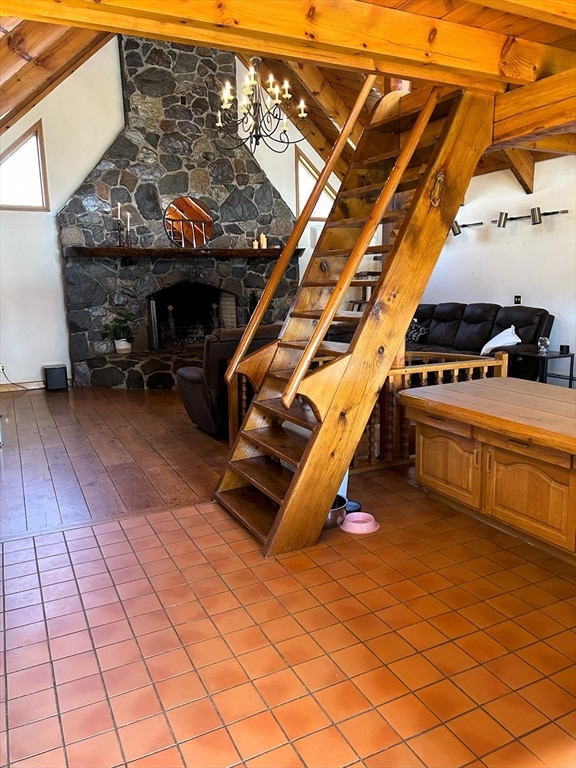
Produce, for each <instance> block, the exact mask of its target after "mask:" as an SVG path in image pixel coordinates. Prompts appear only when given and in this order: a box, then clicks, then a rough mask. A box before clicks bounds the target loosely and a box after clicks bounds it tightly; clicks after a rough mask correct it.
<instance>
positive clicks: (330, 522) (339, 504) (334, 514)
mask: <svg viewBox="0 0 576 768" xmlns="http://www.w3.org/2000/svg"><path fill="white" fill-rule="evenodd" d="M346 504H347V499H345V498H344V496H340V495H338V496H336V498H335V499H334V503H333V504H332V507H331V509H330V512H328V517H327V518H326V522H325V523H324V528H336V527H338V526H339V525H340V523H341V522H342V521H343V520H344V518H345V517H346Z"/></svg>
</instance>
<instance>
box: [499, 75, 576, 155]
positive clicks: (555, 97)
mask: <svg viewBox="0 0 576 768" xmlns="http://www.w3.org/2000/svg"><path fill="white" fill-rule="evenodd" d="M575 79H576V70H572V71H570V72H563V73H562V74H560V75H554V76H553V77H547V78H546V79H545V80H540V81H539V82H537V83H532V85H526V86H524V88H516V89H514V90H513V91H509V92H508V93H503V94H500V95H498V96H497V97H496V99H495V103H494V136H493V147H494V148H499V149H503V148H504V147H505V146H508V147H515V146H518V145H520V144H525V143H526V142H527V141H529V140H531V139H534V140H538V139H539V138H542V137H543V136H544V135H553V134H555V133H574V132H575V131H576V92H575V91H574V82H575Z"/></svg>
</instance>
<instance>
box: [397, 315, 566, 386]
mask: <svg viewBox="0 0 576 768" xmlns="http://www.w3.org/2000/svg"><path fill="white" fill-rule="evenodd" d="M414 317H415V319H416V321H417V325H418V326H419V327H421V328H425V329H426V333H423V332H422V333H423V335H421V337H420V339H419V340H418V341H417V342H411V341H408V340H407V342H406V349H407V350H408V351H422V352H452V353H457V352H461V353H463V354H468V355H479V354H480V352H481V350H482V347H483V346H484V345H485V344H486V343H487V342H488V341H490V339H492V338H494V336H496V334H498V333H500V332H501V331H503V330H505V329H506V328H509V327H510V326H511V325H513V326H514V328H515V331H516V334H517V335H518V336H519V337H520V339H521V343H519V344H515V345H514V346H512V347H510V346H501V347H495V348H494V349H492V350H491V352H490V355H493V354H495V353H496V352H498V351H500V350H503V351H504V352H510V351H513V352H514V354H513V355H512V356H510V358H509V360H508V375H509V376H514V377H515V378H520V379H532V380H536V379H537V377H538V360H536V359H534V358H530V357H523V356H522V352H537V351H538V344H537V342H538V337H539V336H550V332H551V330H552V324H553V323H554V316H553V315H551V314H550V313H549V312H548V311H547V310H546V309H541V308H539V307H526V306H524V305H522V304H515V305H513V306H509V307H502V306H500V304H488V303H483V302H479V303H473V304H461V303H459V302H454V301H451V302H444V303H441V304H419V305H418V309H417V310H416V313H415V315H414Z"/></svg>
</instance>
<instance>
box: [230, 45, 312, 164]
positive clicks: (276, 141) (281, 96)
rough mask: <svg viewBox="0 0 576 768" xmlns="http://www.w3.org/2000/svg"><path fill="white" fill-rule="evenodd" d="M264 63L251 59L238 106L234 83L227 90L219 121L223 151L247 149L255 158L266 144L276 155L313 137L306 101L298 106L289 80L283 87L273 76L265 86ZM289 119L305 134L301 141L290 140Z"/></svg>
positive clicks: (285, 81)
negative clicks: (309, 136) (310, 136)
mask: <svg viewBox="0 0 576 768" xmlns="http://www.w3.org/2000/svg"><path fill="white" fill-rule="evenodd" d="M260 61H261V59H259V58H258V57H252V58H251V59H250V69H249V70H248V74H247V75H246V79H245V80H244V86H243V88H242V96H241V98H239V99H238V102H237V103H235V102H236V100H235V98H234V96H233V95H232V87H231V85H230V83H229V82H227V83H226V84H225V86H224V89H223V91H222V96H221V102H220V109H219V110H218V115H217V120H216V128H218V138H217V143H218V144H219V146H220V147H221V148H223V149H237V148H238V147H241V146H243V145H246V146H247V147H248V149H249V150H250V152H252V154H254V151H255V150H256V147H258V146H259V145H260V143H262V144H264V145H265V146H266V147H268V149H271V150H272V151H273V152H286V150H287V149H288V147H289V146H290V144H297V143H298V142H300V141H303V140H304V139H305V138H307V136H308V134H309V133H310V125H309V124H308V122H307V121H306V117H308V115H307V113H306V105H305V104H304V101H300V102H299V103H298V105H296V104H295V102H294V101H293V100H292V94H291V93H290V85H289V83H288V80H284V83H283V84H282V85H280V84H279V83H277V82H276V81H275V79H274V75H272V74H271V75H270V77H269V78H268V80H267V81H266V84H265V85H263V84H262V82H261V80H260ZM289 119H292V122H293V124H294V125H295V126H296V128H297V129H298V130H299V131H300V133H301V134H302V136H301V137H300V138H299V139H290V138H289V136H288V120H289Z"/></svg>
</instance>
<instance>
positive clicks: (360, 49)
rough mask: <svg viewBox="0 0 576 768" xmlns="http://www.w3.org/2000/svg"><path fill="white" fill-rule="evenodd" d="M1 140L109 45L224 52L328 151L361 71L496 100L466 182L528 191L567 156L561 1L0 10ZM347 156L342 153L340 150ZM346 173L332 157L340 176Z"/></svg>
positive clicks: (83, 2)
mask: <svg viewBox="0 0 576 768" xmlns="http://www.w3.org/2000/svg"><path fill="white" fill-rule="evenodd" d="M2 10H3V12H4V13H6V14H12V15H7V16H3V17H1V18H0V34H1V38H0V63H1V68H0V107H1V109H0V112H1V116H0V131H2V132H4V131H6V130H7V129H8V128H9V127H10V126H11V125H13V124H14V123H15V122H16V121H17V120H18V119H20V118H21V117H22V116H23V115H24V114H25V113H26V111H28V110H29V109H30V108H31V107H32V106H34V105H35V104H37V103H38V102H39V101H40V100H41V99H42V98H43V97H44V96H45V95H46V94H47V93H49V92H50V91H51V90H52V89H53V88H54V87H55V86H56V85H58V83H60V82H62V80H63V79H65V78H66V77H67V76H68V75H69V74H70V73H71V72H73V71H74V70H75V69H77V68H78V67H79V66H80V65H81V64H82V63H83V62H84V61H86V59H87V58H89V57H90V56H91V55H92V54H93V53H95V52H96V51H97V50H98V49H99V48H100V47H101V46H102V45H104V44H105V43H106V42H108V40H110V39H111V38H112V37H113V36H114V35H115V34H117V33H128V34H134V35H141V36H143V37H150V38H161V39H170V40H175V41H178V42H182V43H188V44H191V45H208V46H210V47H215V48H221V49H227V50H233V51H235V52H236V53H237V54H238V56H239V57H240V59H241V60H243V61H244V62H247V60H248V57H249V56H250V55H259V56H261V57H262V71H263V73H266V70H270V71H272V72H274V75H275V76H276V78H277V79H278V80H281V81H282V80H283V79H288V80H289V81H290V83H291V86H292V90H293V91H294V93H295V94H296V95H297V97H298V98H300V97H301V96H302V97H303V98H304V99H305V100H306V104H307V111H308V113H309V119H310V122H311V124H312V132H311V136H310V139H309V140H310V141H311V143H312V144H313V146H314V147H315V149H316V150H317V151H318V152H319V154H320V155H321V156H323V157H326V156H327V155H328V153H329V151H330V149H331V147H332V145H333V144H334V141H335V139H336V136H337V134H338V131H339V129H340V127H341V126H342V125H343V123H344V121H345V119H346V117H347V115H348V113H349V112H350V110H351V108H352V106H353V104H354V102H355V99H356V96H357V94H358V92H359V90H360V88H361V87H362V84H363V82H364V78H365V75H366V73H367V72H374V73H377V74H378V75H379V78H378V80H377V87H376V88H374V89H373V91H372V94H371V97H370V98H369V100H368V103H367V105H366V107H365V108H364V110H363V112H362V114H361V117H360V121H361V122H364V121H366V119H367V117H368V114H369V111H370V109H371V107H372V106H373V104H374V103H375V102H376V100H377V99H378V98H379V97H380V96H381V95H383V94H385V93H387V92H388V91H389V90H390V78H402V79H408V80H410V81H411V84H412V88H413V89H417V88H418V87H421V86H422V85H423V84H429V83H430V82H439V83H443V84H445V85H446V86H448V87H450V86H452V87H462V88H469V89H474V90H482V91H487V92H490V93H493V94H494V95H495V128H494V145H493V147H491V149H490V151H489V152H488V153H487V154H486V155H485V156H484V157H483V158H482V160H481V162H480V163H479V165H478V168H477V174H480V173H489V172H492V171H496V170H502V169H503V168H510V169H511V171H512V172H513V173H514V175H515V176H516V178H517V180H518V182H519V183H520V184H521V185H522V187H523V188H524V189H525V190H526V191H527V192H530V191H532V185H533V177H534V162H535V161H537V160H540V159H546V158H549V157H552V156H555V155H560V154H573V153H574V151H575V150H576V69H575V67H576V56H575V51H576V31H575V30H576V5H575V4H574V2H573V0H547V2H542V0H488V2H484V3H483V4H482V5H478V4H474V3H468V2H458V0H317V1H316V2H309V0H289V2H285V1H283V2H280V1H278V2H271V1H270V0H269V2H267V3H263V2H262V0H242V1H241V2H240V1H239V0H229V1H228V2H223V3H210V2H206V3H196V2H194V3H191V2H188V1H187V0H131V2H129V3H127V2H125V0H106V3H101V2H98V1H97V0H58V2H53V0H3V2H2ZM350 152H351V149H350ZM346 161H347V156H346V154H344V155H343V157H342V161H341V165H340V168H339V171H340V174H342V173H343V171H344V168H345V165H346Z"/></svg>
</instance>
